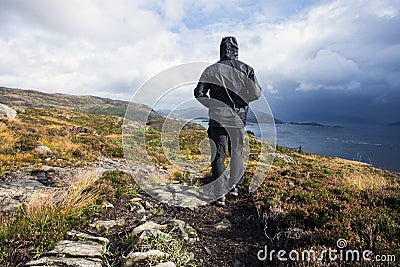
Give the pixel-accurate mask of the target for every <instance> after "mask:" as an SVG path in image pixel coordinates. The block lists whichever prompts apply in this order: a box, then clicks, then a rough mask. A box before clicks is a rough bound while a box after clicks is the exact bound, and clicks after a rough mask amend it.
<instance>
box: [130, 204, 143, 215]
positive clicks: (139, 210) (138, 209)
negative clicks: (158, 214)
mask: <svg viewBox="0 0 400 267" xmlns="http://www.w3.org/2000/svg"><path fill="white" fill-rule="evenodd" d="M131 211H136V212H137V213H145V212H146V210H145V208H144V207H143V205H142V204H140V203H139V202H133V203H132V205H131Z"/></svg>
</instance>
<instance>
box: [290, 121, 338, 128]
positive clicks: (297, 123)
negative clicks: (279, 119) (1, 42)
mask: <svg viewBox="0 0 400 267" xmlns="http://www.w3.org/2000/svg"><path fill="white" fill-rule="evenodd" d="M287 124H293V125H305V126H317V127H332V128H344V127H343V126H339V125H325V124H321V123H318V122H288V123H287Z"/></svg>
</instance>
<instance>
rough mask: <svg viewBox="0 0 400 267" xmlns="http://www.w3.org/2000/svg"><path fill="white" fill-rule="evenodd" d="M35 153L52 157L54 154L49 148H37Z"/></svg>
mask: <svg viewBox="0 0 400 267" xmlns="http://www.w3.org/2000/svg"><path fill="white" fill-rule="evenodd" d="M34 151H35V152H36V153H38V154H39V155H51V154H52V153H53V152H52V151H51V149H50V148H49V147H47V146H37V147H36V148H35V149H34Z"/></svg>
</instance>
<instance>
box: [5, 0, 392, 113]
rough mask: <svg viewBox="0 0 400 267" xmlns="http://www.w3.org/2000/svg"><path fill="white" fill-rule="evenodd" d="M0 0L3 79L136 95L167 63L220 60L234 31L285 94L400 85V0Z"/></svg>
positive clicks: (382, 93) (268, 86)
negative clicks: (224, 44) (221, 46)
mask: <svg viewBox="0 0 400 267" xmlns="http://www.w3.org/2000/svg"><path fill="white" fill-rule="evenodd" d="M0 4H1V7H2V8H1V10H0V51H1V56H2V60H1V61H0V85H2V86H10V87H17V88H18V87H19V88H21V87H22V88H32V89H38V90H42V91H47V92H64V93H73V94H94V95H99V96H106V97H111V98H121V99H130V96H131V95H132V93H133V91H134V90H135V89H136V88H138V87H139V86H140V85H141V84H142V83H143V82H144V81H145V80H147V79H149V78H150V77H151V76H153V75H155V74H156V73H158V72H160V71H162V70H164V69H166V68H168V67H172V66H174V65H177V64H180V63H186V62H192V61H212V62H215V61H216V60H217V59H218V55H219V53H218V46H219V42H220V39H221V37H222V36H224V35H234V36H237V37H238V40H239V45H240V51H239V57H240V59H241V60H243V61H245V62H248V63H250V65H252V66H253V67H254V68H255V70H256V74H257V76H258V78H259V81H260V83H261V85H262V86H264V92H265V93H266V94H271V95H274V97H275V98H276V99H280V100H282V101H283V100H284V99H287V98H288V97H289V96H290V95H291V94H293V93H294V92H298V93H300V92H309V93H312V92H317V91H318V92H319V91H338V92H339V91H340V92H349V91H357V92H358V91H360V92H361V94H364V93H363V92H365V94H368V95H370V96H371V98H373V99H378V100H375V102H374V101H372V100H371V103H383V102H382V101H380V100H381V99H389V98H390V97H391V96H393V95H395V94H397V93H396V92H398V91H399V89H400V78H399V77H400V75H398V73H399V70H400V66H399V62H400V28H399V27H398V25H400V15H399V10H400V4H399V2H398V1H396V0H382V1H345V0H337V1H328V0H326V1H325V0H324V1H316V0H308V1H297V2H296V1H282V2H281V1H280V2H276V1H250V2H249V1H244V0H243V1H242V0H229V1H223V2H218V1H206V0H197V1H194V0H190V1H179V0H170V1H169V0H166V1H144V0H143V1H128V0H120V1H113V2H110V1H105V0H104V1H79V0H71V1H54V0H37V1H23V0H15V1H4V0H3V1H1V0H0ZM296 89H297V91H296ZM326 89H327V90H326ZM378 89H379V90H378ZM379 99H380V100H379ZM385 103H387V100H386V102H385ZM380 106H382V105H380Z"/></svg>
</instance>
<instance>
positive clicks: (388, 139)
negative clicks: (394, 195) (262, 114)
mask: <svg viewBox="0 0 400 267" xmlns="http://www.w3.org/2000/svg"><path fill="white" fill-rule="evenodd" d="M246 128H247V130H251V131H253V132H254V133H255V135H256V136H258V137H260V129H261V130H262V129H263V126H262V125H260V127H258V125H257V124H254V123H248V125H247V126H246ZM265 128H268V127H265ZM263 136H266V138H265V139H267V140H268V136H267V134H266V133H263ZM276 140H277V144H278V145H280V146H286V147H291V148H299V146H300V145H301V147H302V150H303V151H304V152H311V153H316V154H320V155H325V156H331V157H339V158H345V159H350V160H358V161H363V162H367V163H371V164H372V165H374V166H377V167H382V168H385V169H390V170H394V171H397V172H400V127H398V126H385V125H362V126H359V125H357V126H345V127H344V128H333V127H317V126H305V125H291V124H277V125H276Z"/></svg>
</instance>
